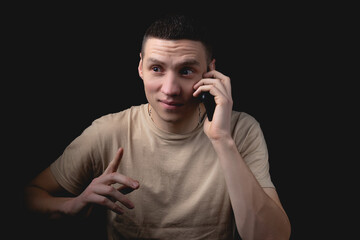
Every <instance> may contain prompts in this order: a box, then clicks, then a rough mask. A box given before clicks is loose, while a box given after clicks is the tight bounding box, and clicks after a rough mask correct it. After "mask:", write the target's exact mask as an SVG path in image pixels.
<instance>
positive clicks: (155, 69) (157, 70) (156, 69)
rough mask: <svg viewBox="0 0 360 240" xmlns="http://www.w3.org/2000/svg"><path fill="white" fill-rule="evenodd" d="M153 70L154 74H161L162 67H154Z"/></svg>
mask: <svg viewBox="0 0 360 240" xmlns="http://www.w3.org/2000/svg"><path fill="white" fill-rule="evenodd" d="M151 69H152V70H153V71H154V72H160V71H161V69H160V67H158V66H154V67H152V68H151Z"/></svg>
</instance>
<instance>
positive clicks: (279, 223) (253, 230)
mask: <svg viewBox="0 0 360 240" xmlns="http://www.w3.org/2000/svg"><path fill="white" fill-rule="evenodd" d="M213 146H214V149H215V151H216V152H217V154H218V156H219V160H220V162H221V166H222V168H223V172H224V175H225V181H226V184H227V187H228V192H229V196H230V200H231V204H232V207H233V211H234V215H235V220H236V226H237V229H238V232H239V233H240V235H241V236H242V238H243V239H261V240H266V239H277V240H280V239H289V237H290V223H289V220H288V218H287V215H286V213H285V212H284V211H283V210H282V208H281V207H280V206H279V205H278V204H277V203H276V202H275V201H274V200H273V199H271V198H270V197H269V196H268V195H267V194H266V193H265V191H264V190H263V188H262V187H261V186H260V184H259V183H258V182H257V180H256V178H255V176H254V175H253V174H252V172H251V170H250V169H249V168H248V166H247V165H246V163H245V162H244V160H243V159H242V157H241V156H240V154H239V152H238V150H237V148H236V145H235V143H234V141H233V140H232V139H228V140H225V141H224V140H222V141H220V140H218V141H213ZM279 204H280V203H279Z"/></svg>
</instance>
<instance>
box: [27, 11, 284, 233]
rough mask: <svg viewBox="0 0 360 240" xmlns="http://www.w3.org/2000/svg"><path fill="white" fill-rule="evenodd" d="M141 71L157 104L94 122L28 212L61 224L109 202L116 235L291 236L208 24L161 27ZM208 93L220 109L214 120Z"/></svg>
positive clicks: (36, 192)
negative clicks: (218, 66)
mask: <svg viewBox="0 0 360 240" xmlns="http://www.w3.org/2000/svg"><path fill="white" fill-rule="evenodd" d="M138 71H139V75H140V77H141V78H142V80H143V83H144V89H145V94H146V98H147V100H148V103H147V104H142V105H140V106H134V107H131V108H130V109H126V110H124V111H121V112H119V113H115V114H108V115H105V116H103V117H101V118H99V119H97V120H95V121H94V122H93V123H92V124H91V126H89V127H88V128H87V129H85V131H84V132H83V133H82V134H81V135H80V136H79V137H77V138H76V139H75V140H74V141H73V142H72V143H71V144H70V145H69V146H68V147H67V148H66V149H65V151H64V153H63V154H62V155H61V156H60V157H59V158H58V159H57V160H56V161H55V162H54V163H52V164H51V165H50V167H49V168H47V169H45V170H44V171H43V172H42V173H40V174H39V175H38V176H37V177H36V178H35V179H34V180H33V181H31V183H30V184H29V185H28V187H27V188H26V200H27V206H28V207H29V209H31V210H33V211H36V212H39V213H43V214H46V215H48V216H49V217H50V218H56V217H62V216H65V215H66V216H68V215H70V216H76V215H81V214H83V215H89V214H91V210H92V208H93V206H94V205H102V206H104V207H105V208H106V209H107V212H108V215H107V220H108V223H107V233H108V237H109V239H208V240H209V239H216V240H219V239H233V238H234V236H235V231H236V230H237V231H238V233H239V234H240V236H241V237H242V238H243V239H261V240H265V239H276V240H279V239H289V235H290V223H289V220H288V218H287V215H286V213H285V211H284V209H283V207H282V205H281V203H280V200H279V197H278V195H277V192H276V190H275V188H274V185H273V183H272V182H271V179H270V174H269V164H268V155H267V148H266V143H265V140H264V137H263V134H262V131H261V129H260V126H259V124H258V122H257V121H256V120H255V119H254V118H253V117H251V116H250V115H248V114H246V113H243V112H236V111H232V97H231V83H230V78H229V77H227V76H225V75H224V74H222V73H220V72H218V71H216V70H215V59H213V57H212V49H211V45H210V41H208V39H207V34H206V33H205V32H204V31H203V28H202V27H201V26H200V25H198V23H197V22H196V21H194V20H193V19H191V18H188V17H186V16H179V15H175V16H169V17H166V18H163V19H160V20H158V21H156V22H155V23H153V24H152V25H151V26H150V27H149V28H148V30H147V31H146V33H145V36H144V39H143V45H142V50H141V53H140V61H139V66H138ZM203 92H209V93H210V94H211V95H212V96H214V100H215V103H216V108H215V111H214V114H213V118H212V120H211V121H209V118H208V116H207V113H206V112H207V111H206V108H205V107H204V105H203V104H202V103H201V102H200V100H199V97H200V94H201V93H203ZM64 190H65V191H67V192H69V193H72V194H73V195H74V196H73V197H59V196H58V195H59V193H61V192H63V191H64Z"/></svg>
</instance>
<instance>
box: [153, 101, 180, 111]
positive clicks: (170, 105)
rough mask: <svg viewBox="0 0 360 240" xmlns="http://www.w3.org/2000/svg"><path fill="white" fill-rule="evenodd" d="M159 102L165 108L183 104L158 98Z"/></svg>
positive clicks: (174, 107)
mask: <svg viewBox="0 0 360 240" xmlns="http://www.w3.org/2000/svg"><path fill="white" fill-rule="evenodd" d="M159 102H160V103H161V104H162V105H163V106H164V107H166V108H170V109H176V108H178V107H181V106H183V105H184V104H183V103H181V102H178V101H169V100H159Z"/></svg>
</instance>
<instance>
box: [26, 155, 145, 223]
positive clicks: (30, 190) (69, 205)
mask: <svg viewBox="0 0 360 240" xmlns="http://www.w3.org/2000/svg"><path fill="white" fill-rule="evenodd" d="M122 154H123V149H122V148H120V149H119V151H118V152H117V154H116V156H115V158H114V160H113V161H111V162H110V164H109V166H108V167H107V168H106V170H105V171H104V173H103V174H102V175H101V176H99V177H98V178H95V179H93V180H92V182H91V183H90V184H89V186H88V187H87V188H86V189H85V190H84V191H83V192H82V193H81V194H80V195H78V196H76V197H58V195H59V194H60V193H62V192H64V189H63V188H62V187H61V186H60V185H59V183H58V182H57V181H56V179H55V177H54V176H53V174H52V173H51V170H50V168H46V169H45V170H44V171H43V172H41V173H40V174H39V175H38V176H37V177H36V178H35V179H34V180H32V181H31V182H30V183H29V184H28V186H26V188H25V202H26V205H27V208H28V209H29V210H30V211H33V212H38V213H41V214H44V215H47V216H49V217H50V218H58V217H61V216H64V215H69V216H75V215H79V214H83V213H85V215H87V214H88V213H89V211H88V210H90V209H91V205H92V204H94V203H95V204H99V205H103V206H105V207H107V208H108V209H110V210H112V211H114V212H116V213H118V214H122V213H123V209H122V208H121V207H120V206H119V205H118V204H116V202H120V203H122V204H123V205H124V206H126V207H127V208H134V205H133V203H132V202H131V201H130V200H129V199H128V198H127V197H126V196H125V195H124V194H122V193H121V190H123V189H129V188H130V189H132V190H135V189H137V188H139V183H138V182H137V181H136V180H133V179H131V178H129V177H126V176H124V175H122V174H120V173H118V172H116V171H117V169H118V166H119V164H120V160H121V157H122ZM114 183H120V184H121V187H120V188H119V189H115V188H114V187H112V186H111V185H112V184H114Z"/></svg>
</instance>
